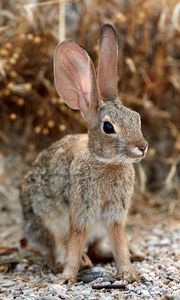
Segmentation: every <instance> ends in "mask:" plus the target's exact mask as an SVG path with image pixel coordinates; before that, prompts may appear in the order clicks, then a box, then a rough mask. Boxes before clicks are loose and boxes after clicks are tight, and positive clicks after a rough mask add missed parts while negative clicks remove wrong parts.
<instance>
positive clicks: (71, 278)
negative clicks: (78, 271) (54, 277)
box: [59, 273, 77, 285]
mask: <svg viewBox="0 0 180 300" xmlns="http://www.w3.org/2000/svg"><path fill="white" fill-rule="evenodd" d="M76 282H77V276H76V275H74V274H73V273H62V275H61V277H60V280H59V283H60V284H68V285H71V284H75V283H76Z"/></svg>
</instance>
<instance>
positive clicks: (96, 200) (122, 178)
mask: <svg viewBox="0 0 180 300" xmlns="http://www.w3.org/2000/svg"><path fill="white" fill-rule="evenodd" d="M133 184H134V170H133V168H128V169H127V170H124V169H121V168H118V167H114V168H107V167H106V168H103V167H102V166H101V168H100V167H99V165H98V166H97V165H92V164H84V165H83V166H81V165H79V166H78V167H77V168H76V169H75V172H73V180H72V185H71V187H72V190H71V195H72V203H73V204H72V207H73V211H74V214H76V215H78V219H79V220H81V221H80V222H82V223H81V225H83V224H84V223H87V222H88V223H92V222H94V221H95V220H102V221H103V220H104V221H107V222H110V221H112V220H113V221H118V220H119V219H123V218H124V217H126V215H127V211H128V208H129V203H130V198H131V195H132V191H133Z"/></svg>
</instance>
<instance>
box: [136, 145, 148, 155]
mask: <svg viewBox="0 0 180 300" xmlns="http://www.w3.org/2000/svg"><path fill="white" fill-rule="evenodd" d="M138 148H139V150H140V151H141V152H142V155H145V154H146V153H147V149H148V144H146V145H143V146H140V147H138Z"/></svg>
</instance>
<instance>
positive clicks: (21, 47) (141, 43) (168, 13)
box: [0, 0, 180, 209]
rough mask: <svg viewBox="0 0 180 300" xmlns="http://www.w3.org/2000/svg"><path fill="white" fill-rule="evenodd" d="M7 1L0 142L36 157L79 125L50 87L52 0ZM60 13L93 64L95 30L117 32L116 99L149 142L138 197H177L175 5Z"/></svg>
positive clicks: (55, 11) (105, 6) (58, 27)
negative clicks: (137, 119) (110, 27)
mask: <svg viewBox="0 0 180 300" xmlns="http://www.w3.org/2000/svg"><path fill="white" fill-rule="evenodd" d="M11 3H12V2H11V1H4V2H2V4H1V12H0V14H1V17H0V45H1V47H0V120H1V127H0V140H1V145H2V146H4V147H5V148H7V146H8V147H10V146H11V147H12V146H14V145H15V147H17V146H19V147H23V148H25V149H29V150H31V151H34V150H36V149H37V148H42V147H44V146H45V145H46V144H49V143H50V142H51V141H53V140H55V139H57V138H59V137H61V136H63V135H64V134H66V133H68V132H80V131H81V132H82V131H84V130H85V125H84V123H83V120H82V119H81V117H80V115H79V113H78V112H74V111H71V110H70V109H69V108H67V107H66V106H65V105H64V104H63V102H62V101H61V100H60V99H59V98H58V96H57V94H56V91H55V88H54V82H53V69H52V60H53V51H54V49H55V46H56V45H57V42H58V39H59V37H61V36H63V35H64V31H63V30H64V29H63V24H64V22H63V17H64V16H63V14H62V13H60V14H59V3H58V1H53V0H52V1H39V2H38V3H39V4H40V5H38V6H37V5H35V6H30V5H26V4H27V3H32V1H30V0H29V1H26V2H25V1H24V4H22V1H16V4H15V1H14V2H13V5H11ZM66 13H67V18H66V27H65V29H66V37H67V38H73V39H74V40H76V41H77V42H79V43H80V44H82V45H83V46H84V47H85V48H86V49H87V50H88V52H89V53H90V55H91V56H92V58H93V60H94V62H95V63H96V61H97V53H98V32H99V27H100V25H101V24H103V23H105V22H112V23H113V24H115V26H116V27H117V29H118V31H119V41H120V55H119V91H120V95H121V97H122V99H124V102H125V103H127V105H129V106H130V107H132V108H134V109H136V110H138V111H139V112H140V113H141V116H142V123H143V127H144V132H145V136H146V137H147V138H148V140H149V143H150V149H149V154H148V157H147V160H146V162H145V164H144V165H140V166H139V167H138V170H137V172H138V174H139V176H138V178H139V186H140V188H141V191H142V192H146V193H147V190H154V189H160V191H161V196H163V197H164V196H169V195H170V196H171V198H174V199H177V198H178V197H179V186H178V184H179V182H178V173H179V172H180V170H179V169H178V166H179V153H180V134H179V127H178V125H179V113H180V99H179V91H180V83H179V64H180V63H179V33H180V23H178V18H179V14H180V4H178V1H177V0H164V1H161V0H160V1H154V0H150V1H145V0H136V1H133V0H131V1H130V0H129V1H123V0H122V1H119V0H113V1H107V0H101V1H100V0H93V1H85V0H83V1H71V2H68V3H67V4H66ZM60 16H61V17H60ZM147 178H148V179H147ZM168 209H169V208H168Z"/></svg>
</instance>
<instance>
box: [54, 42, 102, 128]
mask: <svg viewBox="0 0 180 300" xmlns="http://www.w3.org/2000/svg"><path fill="white" fill-rule="evenodd" d="M54 77H55V85H56V89H57V91H58V93H59V95H60V96H61V97H62V98H63V100H64V101H65V103H66V104H67V105H68V106H70V107H71V108H73V109H79V110H80V111H81V112H82V115H83V117H84V119H85V120H86V121H87V122H88V123H89V124H90V123H92V121H93V117H95V115H96V112H97V108H98V101H99V89H98V85H97V81H96V74H95V70H94V66H93V63H92V61H91V59H90V57H89V55H88V54H87V52H86V51H85V50H84V49H83V48H82V47H80V46H79V45H78V44H76V43H74V42H68V41H67V42H63V43H61V44H59V45H58V46H57V48H56V51H55V55H54Z"/></svg>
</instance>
